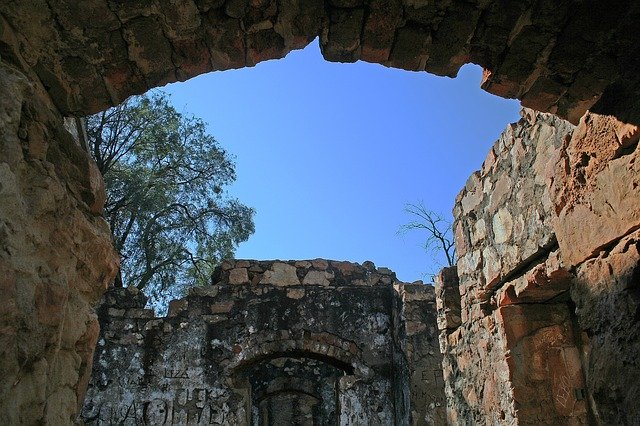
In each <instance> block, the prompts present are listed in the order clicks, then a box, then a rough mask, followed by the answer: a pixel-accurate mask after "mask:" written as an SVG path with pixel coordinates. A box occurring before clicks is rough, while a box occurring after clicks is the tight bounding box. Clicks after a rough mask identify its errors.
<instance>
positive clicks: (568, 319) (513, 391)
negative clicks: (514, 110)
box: [436, 110, 640, 425]
mask: <svg viewBox="0 0 640 426" xmlns="http://www.w3.org/2000/svg"><path fill="white" fill-rule="evenodd" d="M523 117H524V118H523V119H522V120H521V121H520V122H519V123H517V124H514V125H511V126H510V127H509V128H507V130H506V132H505V133H504V134H503V135H502V136H501V137H500V140H499V141H498V142H497V143H496V144H495V145H494V147H493V149H492V151H491V152H490V153H489V155H488V156H487V159H486V160H485V163H484V165H483V167H482V169H481V170H480V171H478V172H476V173H474V174H473V175H472V176H471V177H470V178H469V180H468V181H467V184H466V186H465V188H464V189H463V190H462V192H461V193H460V195H459V197H458V199H457V204H456V207H455V208H454V216H455V220H456V222H455V239H456V244H457V248H458V251H459V254H460V258H459V261H458V265H457V272H458V275H459V277H458V276H456V274H455V272H456V271H455V270H445V271H443V273H442V274H441V275H440V277H439V279H438V280H437V282H436V294H437V296H438V301H437V307H438V317H439V318H438V325H439V329H440V345H441V346H440V347H441V351H442V352H443V354H444V360H443V368H444V371H443V373H444V378H445V393H446V396H447V415H448V421H449V422H451V423H457V424H462V423H468V422H469V421H471V422H472V423H506V424H549V425H555V424H635V423H637V422H638V421H639V419H640V410H638V408H637V404H634V402H633V401H637V398H638V397H640V387H638V385H637V383H639V380H640V369H639V368H638V361H637V359H638V356H639V355H640V348H639V347H638V342H639V341H640V339H639V337H640V336H638V331H637V330H638V309H639V307H638V306H639V305H638V303H639V302H638V300H640V298H639V297H638V285H639V282H640V280H639V274H638V265H640V253H639V252H638V238H639V234H638V231H637V228H638V227H640V222H639V221H638V219H637V217H638V207H637V206H638V205H640V194H638V192H637V186H638V185H637V179H638V178H637V177H638V170H637V168H636V163H637V156H638V155H639V154H638V149H637V141H638V135H637V128H636V126H634V125H631V124H625V123H624V122H621V121H620V120H619V119H618V118H615V117H612V116H604V115H600V114H596V113H589V114H587V115H585V117H583V119H582V120H581V121H580V123H579V125H578V126H577V127H575V128H574V127H573V126H571V125H569V124H568V123H566V122H563V121H562V120H560V119H557V118H554V117H552V116H549V115H546V114H541V113H535V112H533V111H530V110H524V111H523ZM458 312H459V314H458ZM458 317H459V318H460V319H458Z"/></svg>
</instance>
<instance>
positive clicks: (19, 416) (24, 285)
mask: <svg viewBox="0 0 640 426" xmlns="http://www.w3.org/2000/svg"><path fill="white" fill-rule="evenodd" d="M101 182H102V181H101V178H100V176H99V173H98V171H97V168H96V167H95V166H94V164H93V163H92V161H91V160H90V158H89V157H88V155H87V154H86V152H85V151H83V149H82V148H81V146H80V143H79V141H78V140H75V139H74V137H73V136H72V134H71V133H69V131H67V129H66V128H65V123H64V121H63V119H62V117H61V116H60V114H59V113H58V112H57V110H56V108H55V107H54V106H53V105H52V103H51V101H50V100H49V98H48V96H47V95H46V93H45V92H44V89H43V88H42V87H41V86H39V85H38V84H35V83H33V80H30V79H28V78H27V77H26V76H25V75H24V74H23V73H21V72H20V71H18V70H17V69H16V68H14V67H11V66H9V65H7V64H6V63H4V62H0V218H1V220H0V291H1V293H2V308H0V371H1V372H2V376H3V380H2V383H1V384H0V412H2V413H3V422H5V423H7V424H38V423H46V424H69V423H71V422H72V421H73V420H74V418H75V416H76V413H77V410H78V405H79V404H80V403H81V402H82V397H83V395H84V390H85V388H86V385H87V382H88V380H89V374H90V371H91V362H92V357H93V348H94V346H95V342H96V339H97V337H98V332H99V326H98V322H97V318H96V315H95V314H94V313H93V309H92V305H93V304H94V303H95V302H96V301H97V300H98V299H99V297H100V295H101V294H102V291H104V289H105V288H106V286H107V284H108V283H109V281H110V280H111V279H112V276H113V274H114V273H115V270H116V267H117V257H116V255H115V253H114V252H113V250H112V248H111V243H110V233H109V229H108V226H107V224H106V222H104V220H103V219H102V218H101V217H100V216H99V214H100V212H101V209H102V202H103V201H104V189H103V188H102V186H101Z"/></svg>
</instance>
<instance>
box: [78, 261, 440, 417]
mask: <svg viewBox="0 0 640 426" xmlns="http://www.w3.org/2000/svg"><path fill="white" fill-rule="evenodd" d="M238 270H243V271H247V272H242V273H241V274H240V275H242V276H243V277H244V274H245V273H247V274H248V280H249V281H250V282H251V283H248V282H247V283H239V282H237V281H236V282H231V279H232V278H233V279H235V278H236V277H237V276H238V275H239V274H238V272H237V271H238ZM315 272H318V273H321V274H319V275H318V276H319V277H322V280H320V281H321V282H315V281H314V282H311V280H310V281H308V282H304V281H303V280H301V279H300V278H302V277H307V276H309V274H312V273H315ZM375 274H380V275H383V276H385V277H389V281H388V282H387V281H383V280H377V281H376V282H375V283H371V284H367V283H368V282H370V280H368V277H370V276H371V275H375ZM313 275H316V274H313ZM265 277H268V282H266V281H265V279H264V278H265ZM294 277H296V279H298V280H297V282H296V283H293V281H294ZM392 278H393V282H392V281H391V279H392ZM278 279H282V280H283V282H278V281H277V280H278ZM243 280H244V278H243ZM325 281H326V282H325ZM139 303H140V304H139V306H138V307H137V308H132V307H131V306H130V305H129V304H130V299H128V294H126V290H123V289H114V290H111V291H110V292H108V293H107V295H106V298H105V301H104V302H103V304H102V305H101V307H100V308H99V314H100V322H101V325H102V331H101V334H100V340H99V342H98V347H97V350H96V355H95V361H94V364H93V365H94V369H93V375H92V378H91V382H90V384H89V390H88V393H87V398H86V400H85V403H84V408H83V411H82V419H83V420H84V421H85V423H86V424H107V423H109V424H111V423H117V424H125V425H128V424H141V423H143V424H238V425H243V424H247V425H248V424H282V425H285V424H320V425H332V424H343V425H362V424H367V425H391V424H398V425H400V424H416V425H427V424H443V423H444V394H443V386H444V384H443V380H442V375H441V369H440V365H441V356H440V353H439V351H438V343H437V329H436V318H435V315H436V310H435V294H434V290H433V287H430V286H426V285H424V284H420V283H416V284H405V283H400V282H398V281H397V280H395V275H394V274H393V272H391V271H389V270H388V269H387V268H377V269H376V268H375V266H374V265H373V264H372V263H371V262H367V265H366V266H360V265H358V264H354V263H349V262H335V261H326V260H321V259H316V260H312V261H286V262H283V261H245V260H238V261H227V262H226V263H225V264H224V265H223V266H222V267H221V268H220V269H219V270H218V271H217V273H216V280H215V282H214V284H213V286H211V287H202V288H195V289H194V290H193V291H192V292H191V294H190V295H189V296H187V297H186V298H185V299H182V300H181V301H179V302H174V303H173V304H172V308H171V309H170V315H169V316H168V317H166V318H154V317H152V316H149V314H148V310H144V309H141V307H142V306H143V305H144V300H139Z"/></svg>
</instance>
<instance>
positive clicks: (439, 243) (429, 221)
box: [399, 201, 456, 266]
mask: <svg viewBox="0 0 640 426" xmlns="http://www.w3.org/2000/svg"><path fill="white" fill-rule="evenodd" d="M404 211H405V212H406V213H407V214H409V215H410V216H411V217H412V220H411V221H410V222H408V223H406V224H404V225H402V226H401V227H400V230H399V233H406V232H409V231H413V230H419V231H423V232H425V234H426V239H425V243H424V249H425V251H428V252H431V253H432V255H433V256H434V258H435V257H436V256H437V255H443V256H444V257H445V259H446V261H447V266H453V265H455V263H456V247H455V244H454V239H453V224H452V223H451V222H449V221H447V220H446V219H444V218H443V217H442V216H441V215H439V214H438V213H436V212H434V211H432V210H429V209H428V208H427V207H426V206H425V205H424V203H423V202H422V201H420V202H419V203H416V204H412V203H408V204H406V205H405V207H404Z"/></svg>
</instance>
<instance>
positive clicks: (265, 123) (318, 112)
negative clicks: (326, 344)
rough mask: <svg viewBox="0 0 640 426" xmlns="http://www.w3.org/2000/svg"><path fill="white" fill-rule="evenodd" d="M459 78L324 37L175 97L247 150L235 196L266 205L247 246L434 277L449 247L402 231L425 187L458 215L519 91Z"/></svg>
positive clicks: (471, 75)
mask: <svg viewBox="0 0 640 426" xmlns="http://www.w3.org/2000/svg"><path fill="white" fill-rule="evenodd" d="M481 74H482V71H481V69H480V68H479V67H476V66H472V65H467V66H465V67H464V68H463V69H462V70H461V71H460V73H459V75H458V77H457V78H456V79H449V78H443V77H435V76H432V75H429V74H427V73H424V72H421V73H414V72H408V71H403V70H397V69H389V68H385V67H383V66H380V65H377V64H368V63H365V62H358V63H356V64H338V63H330V62H326V61H325V60H324V59H323V58H322V56H321V55H320V50H319V47H318V44H317V41H316V42H314V43H312V44H311V45H309V46H308V47H307V48H306V49H304V50H302V51H294V52H291V53H290V54H289V55H288V56H287V57H286V58H284V59H282V60H278V61H268V62H263V63H260V64H258V65H257V66H256V67H254V68H245V69H241V70H231V71H224V72H214V73H209V74H206V75H203V76H200V77H197V78H195V79H192V80H189V81H188V82H186V83H177V84H172V85H170V86H167V87H165V90H166V91H167V92H169V93H170V94H171V99H172V101H173V104H174V105H175V106H176V108H177V109H178V110H180V111H182V112H186V113H189V114H193V115H195V116H198V117H201V118H202V119H204V120H205V121H206V122H207V123H209V131H210V133H211V134H213V135H214V136H215V137H216V139H218V141H219V142H220V143H221V145H222V146H224V147H225V148H226V149H227V150H228V151H229V152H230V153H232V154H233V155H235V157H236V166H237V175H238V179H237V182H236V183H235V184H234V185H233V186H232V187H230V188H229V191H230V193H231V194H232V195H233V196H236V197H238V198H239V199H240V200H242V201H243V202H244V203H245V204H247V205H249V206H252V207H254V208H255V209H256V210H257V214H256V217H255V224H256V233H255V234H254V235H253V236H252V237H251V238H250V239H249V241H247V242H245V243H243V244H242V245H241V246H240V247H239V249H238V251H237V253H236V257H238V258H256V259H283V260H285V259H308V258H316V257H323V258H329V259H338V260H349V261H355V262H359V263H362V262H363V261H365V260H372V261H373V262H374V263H375V264H376V265H377V266H386V267H389V268H391V269H392V270H394V271H395V272H396V273H397V275H398V278H399V279H401V280H403V281H414V280H417V279H425V277H424V274H426V273H431V272H436V271H437V270H438V269H439V267H438V265H437V260H436V261H434V260H433V259H432V256H431V255H430V254H428V253H425V252H424V250H423V249H422V247H421V246H422V243H423V241H424V236H423V235H421V234H419V233H417V232H414V233H412V234H407V235H405V236H399V235H397V231H398V228H399V227H400V226H401V225H402V224H404V223H406V222H407V221H408V220H409V219H410V217H409V216H407V215H406V214H405V213H404V211H403V208H404V205H405V203H411V202H417V201H419V200H423V201H424V203H425V204H426V205H427V206H428V207H429V208H430V209H432V210H434V211H437V212H440V213H442V214H443V215H446V216H447V217H448V218H450V217H451V210H452V208H453V203H454V200H455V197H456V195H457V194H458V192H459V191H460V189H461V188H462V186H463V185H464V183H465V182H466V180H467V177H468V176H469V175H470V174H471V173H472V172H473V171H474V170H477V169H478V168H479V167H480V166H481V165H482V161H483V160H484V158H485V156H486V153H487V152H488V150H489V147H490V146H491V145H492V144H493V142H494V141H495V140H496V139H497V138H498V136H499V135H500V133H501V132H502V130H503V129H504V128H505V127H506V125H507V124H508V123H510V122H513V121H517V119H518V118H519V116H518V111H519V104H518V102H516V101H509V100H505V99H501V98H498V97H495V96H493V95H489V94H488V93H486V92H484V91H482V90H481V89H480V88H479V85H480V79H481Z"/></svg>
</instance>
